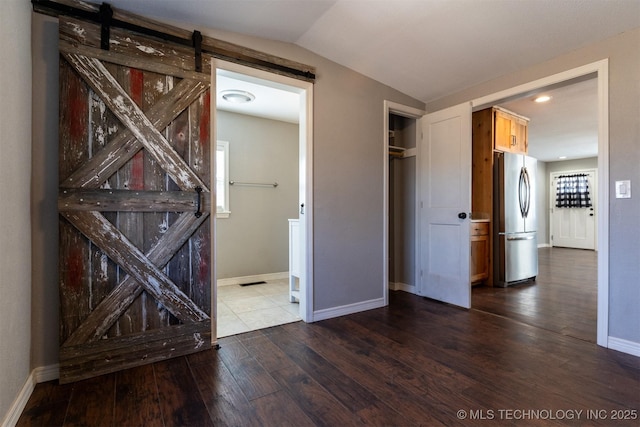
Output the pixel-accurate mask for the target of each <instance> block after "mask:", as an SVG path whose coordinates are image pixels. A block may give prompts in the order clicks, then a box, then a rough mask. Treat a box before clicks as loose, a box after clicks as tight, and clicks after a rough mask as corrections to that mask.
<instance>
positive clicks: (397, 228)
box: [383, 101, 424, 305]
mask: <svg viewBox="0 0 640 427" xmlns="http://www.w3.org/2000/svg"><path fill="white" fill-rule="evenodd" d="M423 114H424V111H422V110H418V109H416V108H413V107H409V106H406V105H401V104H396V103H393V102H390V101H385V102H384V138H383V140H384V141H385V150H384V153H385V155H384V166H383V171H384V183H385V184H384V206H385V208H384V223H383V230H384V234H383V235H384V242H383V248H384V249H383V252H384V257H383V265H384V267H383V272H384V274H383V277H384V280H383V289H384V293H383V294H384V298H385V305H386V304H388V301H389V299H388V298H389V290H403V291H406V292H411V293H414V294H417V293H418V292H417V282H416V251H417V239H416V236H417V232H416V212H417V206H416V200H417V187H416V182H417V181H416V171H417V162H416V159H417V141H418V139H419V137H420V134H419V126H418V120H419V118H420V117H422V115H423Z"/></svg>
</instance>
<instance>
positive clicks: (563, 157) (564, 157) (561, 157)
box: [558, 156, 567, 160]
mask: <svg viewBox="0 0 640 427" xmlns="http://www.w3.org/2000/svg"><path fill="white" fill-rule="evenodd" d="M558 158H559V159H560V160H564V159H566V158H567V156H560V157H558Z"/></svg>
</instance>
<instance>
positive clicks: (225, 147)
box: [216, 141, 231, 218]
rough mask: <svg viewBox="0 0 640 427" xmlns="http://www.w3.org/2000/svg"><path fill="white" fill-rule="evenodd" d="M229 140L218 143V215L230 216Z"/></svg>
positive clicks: (220, 216)
mask: <svg viewBox="0 0 640 427" xmlns="http://www.w3.org/2000/svg"><path fill="white" fill-rule="evenodd" d="M230 213H231V212H230V211H229V142H228V141H218V142H217V144H216V217H217V218H229V214H230Z"/></svg>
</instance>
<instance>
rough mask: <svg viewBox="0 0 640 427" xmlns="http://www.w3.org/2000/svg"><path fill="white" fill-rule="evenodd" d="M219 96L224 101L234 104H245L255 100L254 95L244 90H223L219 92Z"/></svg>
mask: <svg viewBox="0 0 640 427" xmlns="http://www.w3.org/2000/svg"><path fill="white" fill-rule="evenodd" d="M220 95H221V96H222V99H224V100H225V101H228V102H233V103H234V104H244V103H245V102H251V101H253V100H254V99H256V97H255V95H254V94H252V93H251V92H246V91H244V90H235V89H231V90H223V91H222V92H220Z"/></svg>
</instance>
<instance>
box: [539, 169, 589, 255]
mask: <svg viewBox="0 0 640 427" xmlns="http://www.w3.org/2000/svg"><path fill="white" fill-rule="evenodd" d="M578 173H586V174H590V173H592V174H593V176H594V182H596V183H597V182H598V169H594V168H589V169H577V170H563V171H556V172H550V173H549V186H548V190H549V208H550V209H549V212H548V215H549V216H548V218H549V235H551V234H553V214H554V212H555V211H553V210H552V209H554V207H555V203H556V199H555V198H554V196H555V193H556V189H555V188H554V187H553V180H554V179H556V178H557V177H559V176H560V175H573V174H578ZM592 194H593V197H592V200H593V201H594V202H595V209H596V210H595V214H596V215H598V214H599V212H598V186H597V185H595V188H594V189H593V190H592ZM594 228H595V230H594V245H595V249H596V250H597V249H598V223H597V222H596V223H595V226H594ZM550 240H551V239H550ZM549 246H550V247H553V246H554V244H553V240H551V241H550V242H549Z"/></svg>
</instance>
